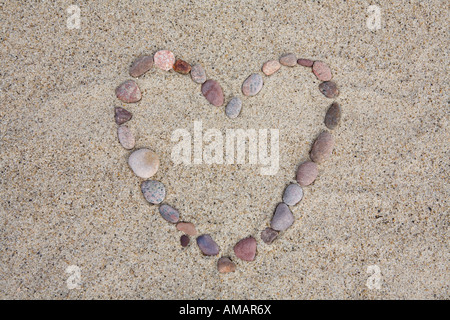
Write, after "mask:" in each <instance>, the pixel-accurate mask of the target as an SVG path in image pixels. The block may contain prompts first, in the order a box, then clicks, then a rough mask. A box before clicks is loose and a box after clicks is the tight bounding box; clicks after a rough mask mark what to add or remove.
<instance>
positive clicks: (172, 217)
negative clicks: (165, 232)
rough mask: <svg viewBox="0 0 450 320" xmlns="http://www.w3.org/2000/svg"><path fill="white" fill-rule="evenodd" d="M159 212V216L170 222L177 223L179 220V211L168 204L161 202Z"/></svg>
mask: <svg viewBox="0 0 450 320" xmlns="http://www.w3.org/2000/svg"><path fill="white" fill-rule="evenodd" d="M159 213H160V214H161V216H162V217H163V218H164V219H165V220H167V221H169V222H170V223H177V222H178V220H180V213H179V212H178V210H177V209H175V208H174V207H171V206H169V205H168V204H162V205H161V206H160V207H159Z"/></svg>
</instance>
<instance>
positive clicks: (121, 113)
mask: <svg viewBox="0 0 450 320" xmlns="http://www.w3.org/2000/svg"><path fill="white" fill-rule="evenodd" d="M132 117H133V115H132V114H131V112H129V111H127V110H125V109H124V108H121V107H115V108H114V120H115V121H116V123H117V124H118V125H119V126H120V125H121V124H124V123H125V122H127V121H129V120H130V119H131V118H132Z"/></svg>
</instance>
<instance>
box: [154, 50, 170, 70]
mask: <svg viewBox="0 0 450 320" xmlns="http://www.w3.org/2000/svg"><path fill="white" fill-rule="evenodd" d="M153 61H154V63H155V66H157V67H158V68H160V69H161V70H164V71H169V70H170V69H172V68H173V65H174V63H175V56H174V54H173V53H172V52H171V51H169V50H160V51H158V52H156V53H155V55H154V56H153Z"/></svg>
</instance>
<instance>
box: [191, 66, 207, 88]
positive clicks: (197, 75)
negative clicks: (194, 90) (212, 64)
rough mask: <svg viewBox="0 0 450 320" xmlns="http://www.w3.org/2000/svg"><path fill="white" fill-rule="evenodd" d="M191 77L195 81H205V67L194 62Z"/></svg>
mask: <svg viewBox="0 0 450 320" xmlns="http://www.w3.org/2000/svg"><path fill="white" fill-rule="evenodd" d="M191 78H192V80H193V81H194V82H195V83H200V84H203V83H204V82H205V81H206V72H205V69H203V67H202V66H201V65H200V64H196V65H194V66H193V67H192V68H191Z"/></svg>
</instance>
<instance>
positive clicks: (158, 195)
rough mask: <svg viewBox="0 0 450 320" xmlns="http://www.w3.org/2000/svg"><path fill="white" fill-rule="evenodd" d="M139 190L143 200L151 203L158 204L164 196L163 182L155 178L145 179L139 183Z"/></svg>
mask: <svg viewBox="0 0 450 320" xmlns="http://www.w3.org/2000/svg"><path fill="white" fill-rule="evenodd" d="M141 191H142V194H143V195H144V198H145V200H147V201H148V202H150V203H151V204H159V203H161V202H163V200H164V198H165V197H166V188H165V187H164V184H162V183H161V182H159V181H156V180H146V181H144V182H142V184H141Z"/></svg>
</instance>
